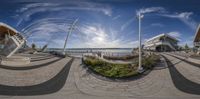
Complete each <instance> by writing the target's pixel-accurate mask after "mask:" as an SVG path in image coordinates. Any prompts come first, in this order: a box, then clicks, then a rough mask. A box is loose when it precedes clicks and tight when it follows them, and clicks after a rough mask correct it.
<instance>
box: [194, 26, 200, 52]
mask: <svg viewBox="0 0 200 99" xmlns="http://www.w3.org/2000/svg"><path fill="white" fill-rule="evenodd" d="M193 42H194V46H195V47H197V48H199V47H200V24H199V26H198V28H197V30H196V34H195V37H194V41H193Z"/></svg>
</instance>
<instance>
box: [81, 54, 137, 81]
mask: <svg viewBox="0 0 200 99" xmlns="http://www.w3.org/2000/svg"><path fill="white" fill-rule="evenodd" d="M83 62H84V64H86V65H87V66H89V68H91V69H93V70H94V71H96V72H97V73H99V74H101V75H104V76H106V77H128V76H133V75H136V74H137V71H136V67H135V65H131V64H113V63H108V62H105V61H103V60H100V59H97V58H93V57H86V59H85V60H83Z"/></svg>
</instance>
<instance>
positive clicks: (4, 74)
mask: <svg viewBox="0 0 200 99" xmlns="http://www.w3.org/2000/svg"><path fill="white" fill-rule="evenodd" d="M58 59H59V60H58ZM55 60H56V61H57V62H54V63H52V61H55ZM69 60H70V58H64V59H60V58H58V57H55V58H53V59H48V60H41V61H37V62H34V63H31V64H30V65H28V66H23V68H21V67H14V68H13V67H9V66H4V67H5V68H3V69H0V78H1V81H0V84H2V85H9V86H30V85H36V84H39V83H42V82H45V81H47V80H49V79H51V78H53V77H54V76H55V75H56V74H58V73H59V72H60V71H61V70H62V68H63V67H64V66H65V64H66V63H67V62H68V61H69ZM49 62H50V63H51V64H48V63H49ZM1 67H2V66H0V68H1ZM30 67H32V68H30ZM36 67H37V68H36ZM21 69H23V70H21Z"/></svg>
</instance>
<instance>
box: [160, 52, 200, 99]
mask: <svg viewBox="0 0 200 99" xmlns="http://www.w3.org/2000/svg"><path fill="white" fill-rule="evenodd" d="M162 56H163V57H164V58H165V60H166V62H167V65H168V68H169V72H170V76H171V78H172V81H173V84H174V85H175V87H176V88H177V89H179V90H180V91H182V92H185V93H189V94H196V95H200V84H197V83H195V82H192V81H190V80H188V79H187V78H185V77H184V76H183V75H182V74H181V73H180V72H179V71H178V70H177V69H176V67H175V66H174V64H173V63H171V62H170V60H169V59H168V58H166V57H165V56H164V55H162Z"/></svg>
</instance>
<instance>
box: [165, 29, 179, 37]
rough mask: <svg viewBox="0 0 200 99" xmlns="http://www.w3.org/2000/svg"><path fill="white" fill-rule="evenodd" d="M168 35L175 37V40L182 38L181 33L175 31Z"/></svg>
mask: <svg viewBox="0 0 200 99" xmlns="http://www.w3.org/2000/svg"><path fill="white" fill-rule="evenodd" d="M167 34H168V35H170V36H172V37H175V38H180V37H181V33H179V32H176V31H174V32H169V33H167Z"/></svg>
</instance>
